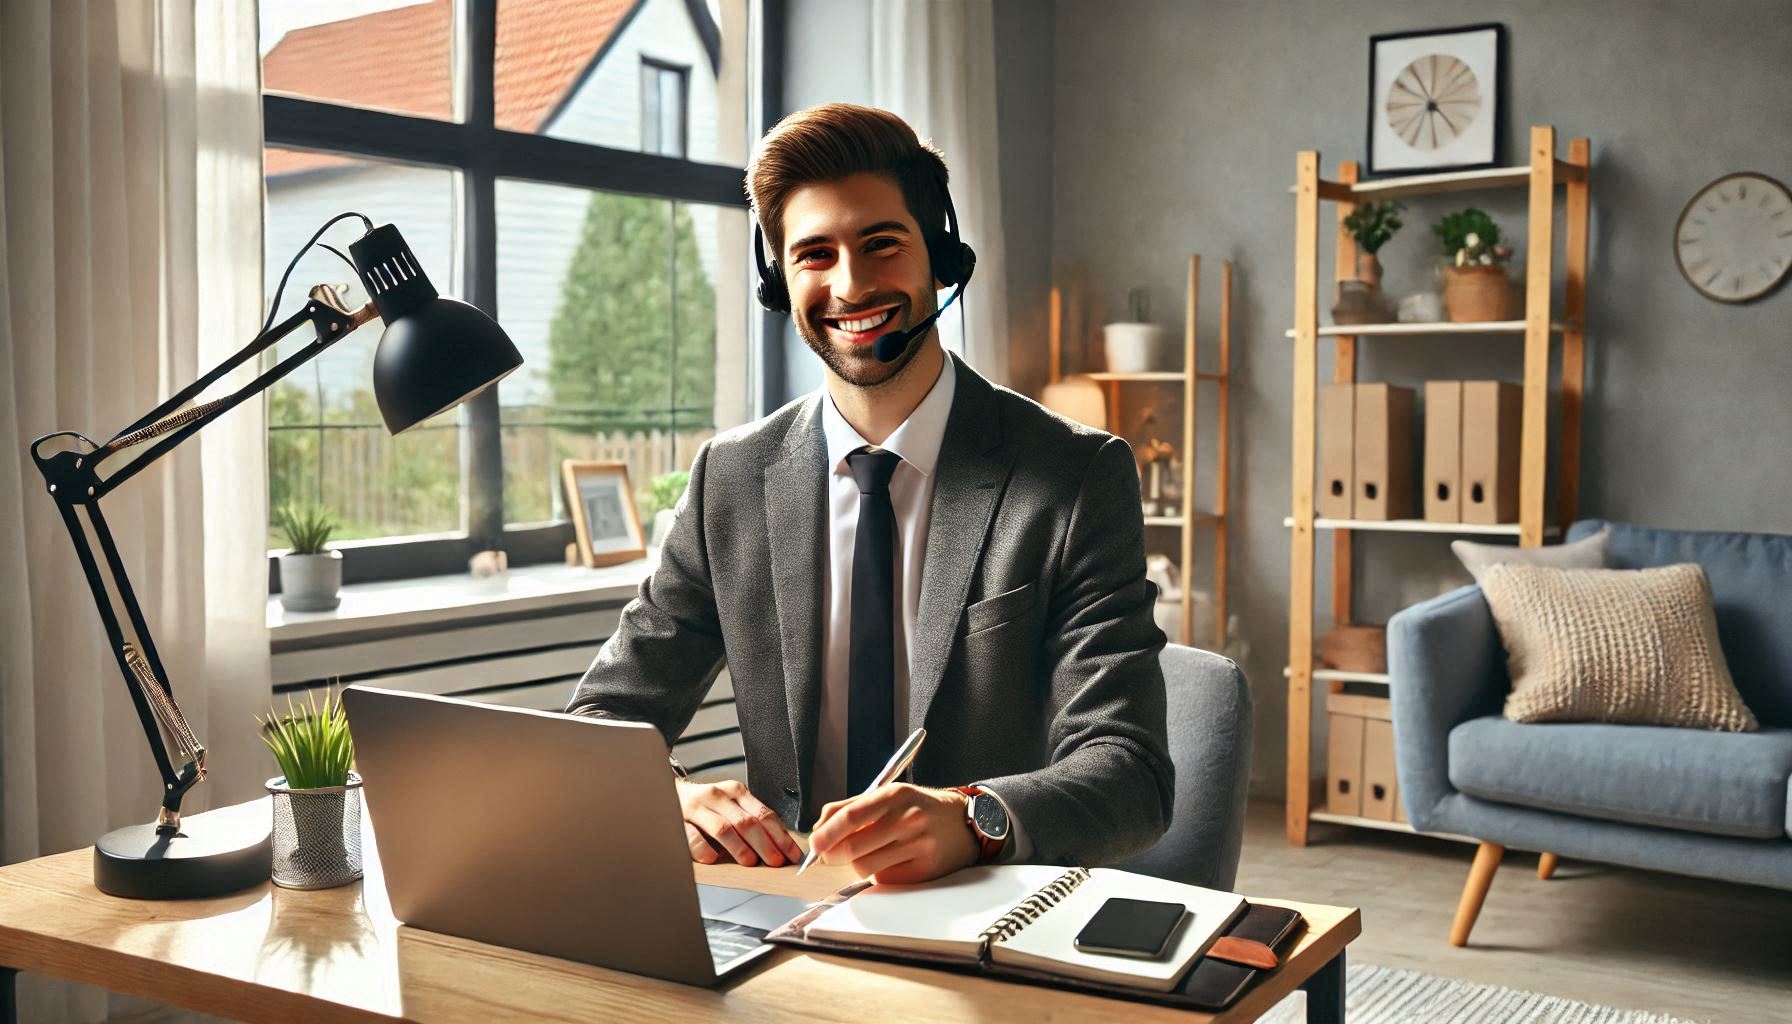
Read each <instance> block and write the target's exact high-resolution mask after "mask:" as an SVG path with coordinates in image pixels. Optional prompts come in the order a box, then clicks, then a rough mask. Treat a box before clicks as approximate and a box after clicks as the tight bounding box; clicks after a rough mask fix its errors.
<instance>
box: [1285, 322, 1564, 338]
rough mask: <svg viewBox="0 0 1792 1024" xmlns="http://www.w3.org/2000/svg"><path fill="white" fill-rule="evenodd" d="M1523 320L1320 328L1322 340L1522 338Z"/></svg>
mask: <svg viewBox="0 0 1792 1024" xmlns="http://www.w3.org/2000/svg"><path fill="white" fill-rule="evenodd" d="M1524 327H1525V323H1524V321H1523V320H1480V321H1475V322H1471V323H1450V322H1448V321H1435V322H1432V321H1426V322H1422V323H1404V324H1402V323H1392V324H1321V325H1320V326H1319V336H1320V337H1321V338H1336V337H1352V338H1372V337H1377V336H1380V337H1389V338H1391V337H1397V336H1400V335H1411V334H1523V333H1524ZM1568 327H1569V325H1568V324H1566V323H1551V324H1550V325H1549V329H1550V332H1551V333H1554V334H1561V333H1562V332H1563V331H1566V330H1567V329H1568ZM1282 337H1284V338H1292V337H1294V330H1293V328H1290V329H1288V330H1286V331H1283V332H1282Z"/></svg>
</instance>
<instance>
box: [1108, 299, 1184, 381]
mask: <svg viewBox="0 0 1792 1024" xmlns="http://www.w3.org/2000/svg"><path fill="white" fill-rule="evenodd" d="M1126 304H1127V306H1128V307H1129V308H1130V310H1131V313H1132V319H1131V320H1128V321H1123V322H1121V323H1113V324H1104V325H1103V326H1102V328H1101V336H1102V350H1103V353H1104V354H1105V355H1106V356H1107V363H1108V372H1110V373H1150V372H1152V371H1157V370H1173V369H1175V368H1176V367H1175V366H1174V365H1172V364H1173V363H1174V359H1173V358H1172V357H1171V353H1170V344H1169V342H1170V332H1169V331H1167V330H1165V329H1164V328H1163V327H1162V326H1160V325H1158V324H1154V323H1151V322H1150V320H1151V293H1150V292H1149V291H1147V290H1146V289H1144V288H1134V289H1132V290H1131V291H1129V292H1127V293H1126Z"/></svg>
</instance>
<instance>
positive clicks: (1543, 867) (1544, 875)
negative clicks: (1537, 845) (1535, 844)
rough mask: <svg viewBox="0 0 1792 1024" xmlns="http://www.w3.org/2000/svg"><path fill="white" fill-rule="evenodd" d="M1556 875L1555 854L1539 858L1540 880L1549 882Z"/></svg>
mask: <svg viewBox="0 0 1792 1024" xmlns="http://www.w3.org/2000/svg"><path fill="white" fill-rule="evenodd" d="M1555 873H1556V855H1555V854H1553V853H1546V854H1543V855H1542V856H1541V857H1538V858H1537V877H1538V878H1541V879H1543V880H1544V881H1548V880H1549V879H1551V878H1553V877H1555Z"/></svg>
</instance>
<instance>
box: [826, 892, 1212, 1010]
mask: <svg viewBox="0 0 1792 1024" xmlns="http://www.w3.org/2000/svg"><path fill="white" fill-rule="evenodd" d="M1114 897H1127V898H1130V899H1138V900H1154V901H1157V902H1161V903H1180V904H1182V905H1183V906H1185V907H1187V908H1188V910H1189V913H1190V917H1189V918H1188V920H1186V921H1185V922H1184V923H1183V926H1182V928H1181V930H1179V931H1178V932H1177V933H1176V935H1175V937H1174V939H1173V942H1172V948H1171V950H1170V951H1169V952H1168V953H1167V954H1166V955H1165V956H1164V957H1163V958H1162V959H1158V960H1136V959H1131V958H1128V957H1120V956H1111V955H1102V954H1095V953H1085V952H1082V951H1081V950H1078V949H1077V948H1076V947H1075V945H1074V944H1073V943H1072V940H1073V939H1074V938H1075V936H1076V934H1077V933H1078V932H1079V931H1081V930H1082V928H1083V926H1084V925H1085V924H1087V923H1088V922H1089V918H1091V917H1093V916H1094V914H1095V912H1096V911H1097V910H1098V909H1100V908H1101V905H1102V904H1103V903H1105V902H1107V901H1108V900H1109V899H1111V898H1114ZM830 902H831V903H832V905H831V906H828V907H827V908H826V909H825V910H822V911H820V912H819V913H817V914H814V915H813V916H809V915H805V917H807V920H804V919H803V918H799V919H798V920H797V921H796V922H792V926H794V928H795V930H796V931H798V932H799V933H800V936H801V938H802V939H804V940H806V941H807V942H810V943H815V944H838V945H841V946H846V947H853V948H859V949H865V950H870V951H878V950H883V951H888V952H890V953H897V954H903V955H918V956H920V957H923V958H925V959H929V960H935V961H939V962H953V963H961V964H967V965H982V966H984V967H987V968H989V969H992V970H998V971H999V970H1002V969H1016V970H1020V971H1025V972H1028V973H1035V974H1040V975H1047V976H1050V977H1053V978H1061V979H1064V980H1077V981H1089V982H1100V983H1104V984H1107V985H1116V986H1121V987H1125V988H1137V989H1146V990H1151V991H1157V992H1168V991H1170V990H1172V989H1174V988H1176V987H1177V984H1178V983H1179V982H1180V981H1181V979H1182V976H1183V975H1184V974H1185V973H1186V972H1187V971H1188V969H1189V968H1190V967H1191V966H1193V965H1194V963H1195V961H1196V960H1198V959H1200V957H1201V955H1202V954H1204V953H1205V952H1207V949H1208V947H1209V946H1211V945H1213V942H1214V940H1215V939H1217V938H1218V937H1219V936H1220V935H1221V934H1223V933H1224V932H1225V930H1226V929H1227V928H1228V927H1230V926H1231V925H1232V924H1233V922H1234V921H1236V920H1237V919H1238V917H1239V916H1240V915H1241V914H1242V913H1244V911H1245V900H1244V897H1242V896H1239V895H1237V894H1235V893H1229V892H1220V891H1218V890H1215V889H1203V888H1201V887H1199V886H1194V885H1185V884H1183V883H1181V882H1172V881H1168V880H1165V879H1161V878H1153V877H1151V876H1149V875H1138V874H1133V873H1132V872H1129V871H1120V870H1116V869H1113V868H1062V867H1053V866H1050V865H1033V864H1013V865H996V866H990V867H977V868H967V869H965V870H963V871H959V872H956V873H954V874H951V875H947V876H946V877H944V878H939V879H935V880H934V881H931V882H924V883H920V884H917V885H860V886H857V887H849V888H848V889H845V890H842V892H841V893H839V894H837V895H836V897H835V899H834V900H833V901H830Z"/></svg>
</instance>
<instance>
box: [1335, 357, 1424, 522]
mask: <svg viewBox="0 0 1792 1024" xmlns="http://www.w3.org/2000/svg"><path fill="white" fill-rule="evenodd" d="M1412 412H1413V390H1412V389H1411V388H1401V387H1395V386H1393V385H1391V384H1358V385H1357V386H1356V443H1355V448H1356V458H1355V459H1354V460H1353V463H1352V465H1353V466H1354V468H1355V471H1356V493H1355V497H1354V498H1353V499H1352V500H1351V512H1350V517H1351V518H1352V519H1372V520H1388V519H1410V518H1412V515H1413V493H1412V492H1413V472H1412V470H1413V466H1412V443H1413V436H1412Z"/></svg>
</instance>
